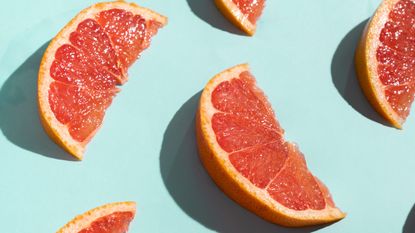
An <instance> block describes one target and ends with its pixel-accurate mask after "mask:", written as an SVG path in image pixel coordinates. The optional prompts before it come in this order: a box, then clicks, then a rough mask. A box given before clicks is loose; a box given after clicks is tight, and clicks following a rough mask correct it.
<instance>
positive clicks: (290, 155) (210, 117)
mask: <svg viewBox="0 0 415 233" xmlns="http://www.w3.org/2000/svg"><path fill="white" fill-rule="evenodd" d="M196 129H197V130H196V131H197V142H198V148H199V154H200V158H201V160H202V163H203V165H204V167H205V168H206V170H207V172H208V173H209V175H210V176H211V177H212V178H213V180H214V181H215V183H216V184H217V185H218V186H219V187H220V188H221V189H222V190H223V191H224V192H225V193H226V194H227V195H228V196H229V197H230V198H232V199H233V200H234V201H236V202H237V203H239V204H240V205H241V206H243V207H245V208H247V209H248V210H250V211H252V212H253V213H255V214H257V215H258V216H260V217H262V218H264V219H266V220H268V221H270V222H273V223H277V224H280V225H284V226H289V227H300V226H307V225H315V224H323V223H329V222H333V221H336V220H339V219H342V218H343V217H344V216H345V214H344V213H343V212H342V211H340V210H339V209H338V208H336V206H335V204H334V202H333V200H332V198H331V195H330V193H329V191H328V189H327V188H326V186H325V185H324V184H323V183H322V182H321V181H319V179H317V178H316V177H315V176H313V175H312V174H311V172H310V171H309V170H308V168H307V165H306V162H305V159H304V156H303V154H302V153H301V152H300V151H299V149H298V147H297V146H296V145H295V144H293V143H290V142H286V141H285V140H284V131H283V129H282V128H281V127H280V125H279V123H278V121H277V119H276V118H275V115H274V112H273V110H272V108H271V105H270V103H269V102H268V100H267V98H266V97H265V95H264V93H263V92H262V91H261V90H260V89H259V88H258V87H257V86H256V82H255V79H254V77H253V76H252V74H251V73H250V71H249V67H248V65H246V64H244V65H238V66H235V67H233V68H230V69H228V70H225V71H223V72H222V73H220V74H218V75H216V76H215V77H214V78H213V79H211V80H210V82H209V83H208V84H207V85H206V87H205V88H204V90H203V93H202V96H201V99H200V105H199V110H198V112H197V117H196Z"/></svg>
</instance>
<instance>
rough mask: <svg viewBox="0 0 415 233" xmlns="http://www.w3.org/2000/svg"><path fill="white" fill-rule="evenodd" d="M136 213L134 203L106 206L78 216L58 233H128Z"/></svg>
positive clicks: (118, 203)
mask: <svg viewBox="0 0 415 233" xmlns="http://www.w3.org/2000/svg"><path fill="white" fill-rule="evenodd" d="M135 212H136V204H135V203H134V202H116V203H110V204H106V205H103V206H100V207H97V208H95V209H92V210H89V211H87V212H85V213H83V214H81V215H78V216H76V217H75V218H74V219H72V220H71V221H70V222H68V223H67V224H66V225H65V226H63V227H62V228H61V229H59V230H58V231H57V232H56V233H126V232H127V231H128V227H129V225H130V223H131V221H132V220H133V219H134V216H135Z"/></svg>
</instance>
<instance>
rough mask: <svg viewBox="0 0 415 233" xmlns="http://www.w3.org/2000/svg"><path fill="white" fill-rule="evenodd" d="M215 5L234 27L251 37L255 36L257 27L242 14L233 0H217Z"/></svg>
mask: <svg viewBox="0 0 415 233" xmlns="http://www.w3.org/2000/svg"><path fill="white" fill-rule="evenodd" d="M215 4H216V6H217V8H218V9H219V11H220V12H222V14H223V15H224V16H225V17H226V18H227V19H228V20H229V21H231V22H232V24H233V25H235V26H237V27H238V28H239V29H241V30H242V31H244V32H245V33H246V34H248V35H249V36H253V35H254V34H255V30H256V26H255V25H254V24H252V23H251V22H250V21H249V20H248V17H245V16H244V15H243V14H242V12H241V11H240V10H239V9H238V7H237V6H236V5H235V4H234V3H233V2H232V1H231V0H215ZM232 9H233V10H232Z"/></svg>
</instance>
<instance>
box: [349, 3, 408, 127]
mask: <svg viewBox="0 0 415 233" xmlns="http://www.w3.org/2000/svg"><path fill="white" fill-rule="evenodd" d="M414 24H415V2H414V1H412V0H384V1H383V2H382V3H381V4H380V6H379V8H378V9H377V10H376V12H375V14H374V15H373V17H372V18H371V19H370V21H369V22H368V24H367V25H366V28H365V30H364V32H363V35H362V38H361V41H360V43H359V45H358V48H357V50H356V57H355V62H356V71H357V76H358V78H359V81H360V85H361V87H362V89H363V91H364V93H365V95H366V97H367V98H368V99H369V102H370V103H371V104H372V106H373V107H374V108H375V109H376V110H377V111H378V112H379V113H380V114H381V115H382V116H383V117H384V118H385V119H386V120H388V121H389V122H390V123H391V124H392V125H393V126H395V127H396V128H402V124H403V123H404V122H405V120H406V118H407V116H408V115H409V112H410V108H411V104H412V102H413V100H414V93H415V43H414V41H415V27H414Z"/></svg>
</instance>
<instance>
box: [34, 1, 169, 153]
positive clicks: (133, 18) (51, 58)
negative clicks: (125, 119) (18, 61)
mask: <svg viewBox="0 0 415 233" xmlns="http://www.w3.org/2000/svg"><path fill="white" fill-rule="evenodd" d="M166 23H167V18H165V17H164V16H161V15H159V14H157V13H155V12H153V11H151V10H148V9H145V8H142V7H140V6H138V5H136V4H133V3H126V2H124V1H116V2H105V3H97V4H95V5H92V6H91V7H89V8H86V9H84V10H83V11H81V12H80V13H79V14H78V15H76V16H75V18H73V19H72V20H71V21H70V22H69V23H68V24H67V25H66V26H65V27H64V28H63V29H62V30H61V31H60V32H59V33H58V35H57V36H55V38H54V39H53V40H52V41H51V42H50V44H49V46H48V48H47V49H46V51H45V54H44V56H43V59H42V62H41V64H40V68H39V78H38V102H39V113H40V118H41V121H42V124H43V126H44V128H45V129H46V132H47V133H48V134H49V136H50V137H51V138H52V139H53V140H54V141H55V142H56V143H58V144H59V145H61V146H62V147H63V148H64V149H65V150H67V151H68V152H69V153H70V154H72V155H74V156H75V157H76V158H78V159H82V158H83V153H84V149H85V146H86V144H87V143H88V142H89V141H90V140H91V138H92V137H93V136H94V135H95V133H96V132H97V130H98V128H99V127H100V126H101V124H102V120H103V118H104V114H105V110H106V109H107V108H108V107H109V105H110V104H111V101H112V99H113V98H114V96H115V95H116V93H117V92H118V91H119V89H118V88H117V86H116V85H118V84H122V83H124V82H125V81H126V80H127V70H128V68H129V67H130V66H131V65H132V64H133V62H134V61H135V60H136V59H137V58H138V56H139V55H140V54H141V52H142V51H143V50H144V49H146V48H147V47H148V46H149V44H150V40H151V37H152V36H153V35H155V34H156V33H157V30H158V29H159V28H160V27H162V26H163V25H165V24H166Z"/></svg>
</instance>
